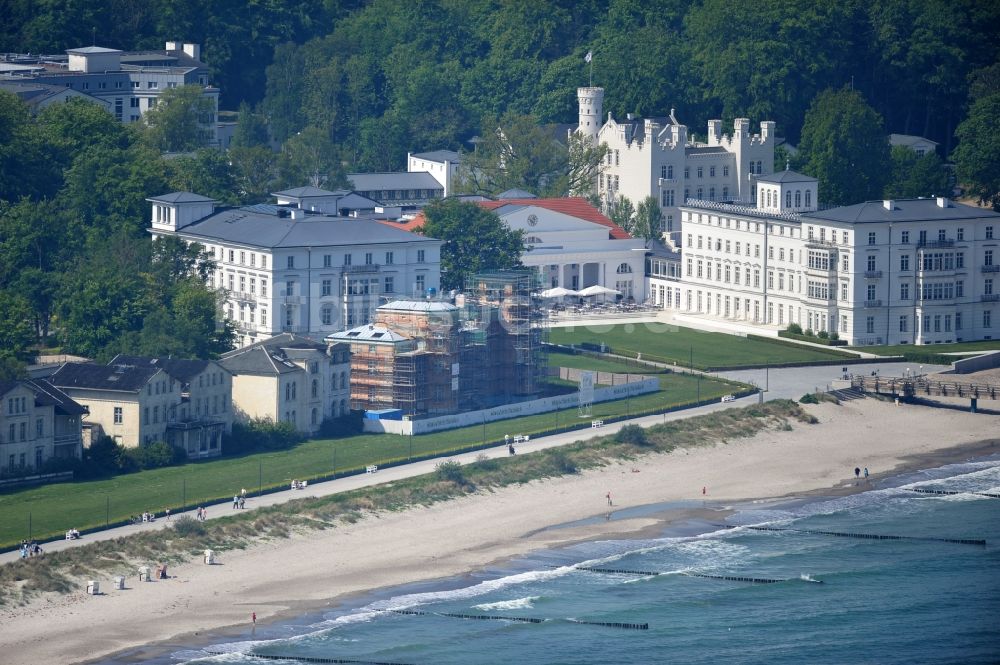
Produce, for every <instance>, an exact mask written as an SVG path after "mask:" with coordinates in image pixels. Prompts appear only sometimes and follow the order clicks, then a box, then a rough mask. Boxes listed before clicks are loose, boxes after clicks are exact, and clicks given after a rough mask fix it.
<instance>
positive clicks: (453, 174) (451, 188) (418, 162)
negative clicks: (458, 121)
mask: <svg viewBox="0 0 1000 665" xmlns="http://www.w3.org/2000/svg"><path fill="white" fill-rule="evenodd" d="M461 164H462V156H461V155H460V154H458V153H457V152H455V151H454V150H432V151H430V152H416V153H411V152H408V153H406V170H407V171H409V172H410V173H430V174H431V177H433V178H434V179H435V180H437V181H438V182H439V183H441V186H442V187H444V193H443V194H442V196H451V195H452V194H454V193H455V183H456V182H457V180H458V167H459V166H461Z"/></svg>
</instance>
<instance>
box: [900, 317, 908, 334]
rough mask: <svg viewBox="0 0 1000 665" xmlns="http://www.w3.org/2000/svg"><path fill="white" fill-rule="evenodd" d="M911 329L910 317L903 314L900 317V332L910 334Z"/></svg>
mask: <svg viewBox="0 0 1000 665" xmlns="http://www.w3.org/2000/svg"><path fill="white" fill-rule="evenodd" d="M909 327H910V317H909V316H907V315H906V314H903V315H901V316H900V317H899V332H904V333H905V332H908V331H909Z"/></svg>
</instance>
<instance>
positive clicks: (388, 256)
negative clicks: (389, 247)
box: [385, 252, 393, 266]
mask: <svg viewBox="0 0 1000 665" xmlns="http://www.w3.org/2000/svg"><path fill="white" fill-rule="evenodd" d="M392 258H393V257H392V252H386V253H385V264H386V265H387V266H391V265H392Z"/></svg>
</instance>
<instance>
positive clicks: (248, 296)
mask: <svg viewBox="0 0 1000 665" xmlns="http://www.w3.org/2000/svg"><path fill="white" fill-rule="evenodd" d="M229 297H230V298H232V299H233V300H243V301H246V302H257V295H256V294H254V293H247V292H246V291H230V292H229Z"/></svg>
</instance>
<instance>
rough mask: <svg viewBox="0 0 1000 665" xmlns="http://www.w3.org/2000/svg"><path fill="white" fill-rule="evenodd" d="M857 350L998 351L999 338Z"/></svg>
mask: <svg viewBox="0 0 1000 665" xmlns="http://www.w3.org/2000/svg"><path fill="white" fill-rule="evenodd" d="M854 348H855V349H856V350H857V351H866V352H868V353H874V354H875V355H878V356H901V355H904V354H906V353H960V352H962V351H1000V340H996V339H993V340H981V341H978V342H955V343H954V344H921V345H919V346H918V345H916V344H896V345H895V346H859V347H854Z"/></svg>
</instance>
